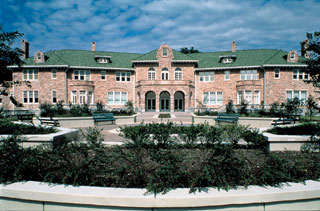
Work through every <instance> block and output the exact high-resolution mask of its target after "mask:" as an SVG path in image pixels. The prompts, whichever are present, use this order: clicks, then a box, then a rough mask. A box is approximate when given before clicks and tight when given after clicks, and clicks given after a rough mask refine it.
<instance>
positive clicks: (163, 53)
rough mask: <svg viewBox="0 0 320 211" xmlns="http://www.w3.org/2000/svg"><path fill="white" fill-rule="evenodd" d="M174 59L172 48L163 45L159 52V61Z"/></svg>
mask: <svg viewBox="0 0 320 211" xmlns="http://www.w3.org/2000/svg"><path fill="white" fill-rule="evenodd" d="M173 57H174V56H173V52H172V48H170V46H169V45H166V44H163V45H161V46H160V48H159V49H158V52H157V59H161V58H169V59H173Z"/></svg>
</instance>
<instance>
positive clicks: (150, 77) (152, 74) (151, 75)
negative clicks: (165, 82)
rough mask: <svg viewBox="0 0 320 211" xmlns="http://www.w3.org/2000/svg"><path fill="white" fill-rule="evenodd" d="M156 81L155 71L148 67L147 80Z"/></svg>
mask: <svg viewBox="0 0 320 211" xmlns="http://www.w3.org/2000/svg"><path fill="white" fill-rule="evenodd" d="M155 79H156V71H155V70H154V68H152V67H150V68H149V70H148V80H155Z"/></svg>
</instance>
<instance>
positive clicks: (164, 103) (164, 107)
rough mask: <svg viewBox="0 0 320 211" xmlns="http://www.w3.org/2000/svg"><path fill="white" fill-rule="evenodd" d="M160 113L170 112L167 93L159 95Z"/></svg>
mask: <svg viewBox="0 0 320 211" xmlns="http://www.w3.org/2000/svg"><path fill="white" fill-rule="evenodd" d="M160 111H170V94H169V92H166V91H164V92H161V93H160Z"/></svg>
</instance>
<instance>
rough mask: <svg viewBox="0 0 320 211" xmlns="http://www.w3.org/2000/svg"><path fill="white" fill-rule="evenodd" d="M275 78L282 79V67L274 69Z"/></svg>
mask: <svg viewBox="0 0 320 211" xmlns="http://www.w3.org/2000/svg"><path fill="white" fill-rule="evenodd" d="M274 78H275V79H280V69H275V70H274Z"/></svg>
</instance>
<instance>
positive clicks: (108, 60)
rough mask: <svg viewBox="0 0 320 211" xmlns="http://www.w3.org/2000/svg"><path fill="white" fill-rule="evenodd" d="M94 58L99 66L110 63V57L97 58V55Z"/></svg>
mask: <svg viewBox="0 0 320 211" xmlns="http://www.w3.org/2000/svg"><path fill="white" fill-rule="evenodd" d="M94 58H95V59H96V60H97V62H98V63H100V64H106V63H110V62H111V56H99V55H97V56H95V57H94Z"/></svg>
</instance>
